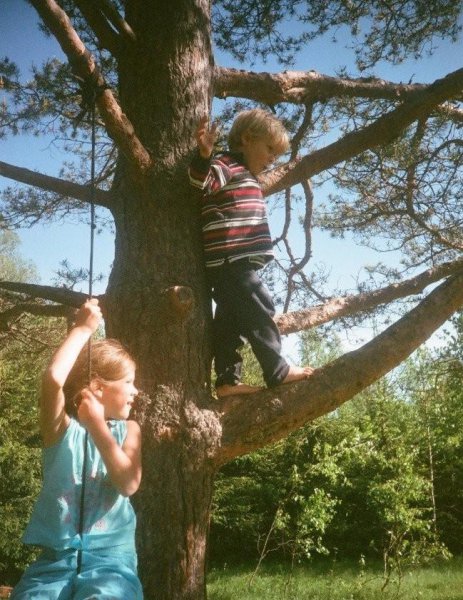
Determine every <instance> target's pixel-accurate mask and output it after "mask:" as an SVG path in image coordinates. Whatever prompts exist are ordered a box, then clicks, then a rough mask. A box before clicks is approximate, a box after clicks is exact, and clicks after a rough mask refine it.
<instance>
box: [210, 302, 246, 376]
mask: <svg viewBox="0 0 463 600" xmlns="http://www.w3.org/2000/svg"><path fill="white" fill-rule="evenodd" d="M212 328H213V329H212V352H213V355H214V367H215V372H216V374H217V380H216V384H215V386H216V387H221V386H223V385H237V384H238V383H239V382H240V380H241V367H242V363H243V359H242V358H241V354H240V353H239V352H238V350H239V348H241V347H242V346H243V344H244V340H243V338H242V337H241V336H240V334H239V332H238V331H237V329H236V327H235V319H233V317H232V315H230V314H229V313H228V311H227V309H226V307H224V306H223V304H222V303H221V302H220V300H219V301H218V302H217V305H216V309H215V314H214V320H213V322H212Z"/></svg>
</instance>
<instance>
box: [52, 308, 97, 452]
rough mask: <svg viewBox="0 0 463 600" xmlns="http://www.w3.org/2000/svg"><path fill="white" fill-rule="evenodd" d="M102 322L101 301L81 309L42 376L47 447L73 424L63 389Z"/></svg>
mask: <svg viewBox="0 0 463 600" xmlns="http://www.w3.org/2000/svg"><path fill="white" fill-rule="evenodd" d="M100 321H101V310H100V308H99V306H98V300H97V299H95V298H94V299H92V300H88V301H87V302H85V304H83V305H82V307H81V308H80V309H79V310H78V312H77V314H76V319H75V326H74V327H73V328H72V329H71V331H70V332H69V333H68V335H67V336H66V338H65V340H64V342H63V343H62V344H61V346H60V347H59V348H58V350H57V351H56V352H55V354H54V355H53V357H52V359H51V361H50V363H49V365H48V367H47V368H46V369H45V372H44V373H43V376H42V394H41V398H40V432H41V434H42V439H43V443H44V445H45V447H47V446H51V445H53V444H54V443H55V442H56V441H58V439H59V438H60V437H61V436H62V434H63V433H64V431H65V430H66V429H67V427H68V425H69V416H68V415H67V414H66V412H65V410H64V393H63V386H64V383H65V381H66V379H67V376H68V375H69V372H70V371H71V369H72V367H73V365H74V363H75V361H76V359H77V357H78V355H79V353H80V351H81V350H82V348H83V347H84V346H85V344H86V343H87V342H88V340H89V338H90V336H91V335H92V333H93V332H94V331H96V329H97V328H98V325H99V324H100Z"/></svg>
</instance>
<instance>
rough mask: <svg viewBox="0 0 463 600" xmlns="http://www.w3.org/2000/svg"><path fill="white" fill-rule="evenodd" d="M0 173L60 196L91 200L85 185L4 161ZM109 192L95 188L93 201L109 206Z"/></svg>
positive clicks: (90, 192)
mask: <svg viewBox="0 0 463 600" xmlns="http://www.w3.org/2000/svg"><path fill="white" fill-rule="evenodd" d="M0 175H2V176H3V177H7V178H8V179H13V180H14V181H19V182H20V183H26V184H27V185H33V186H34V187H38V188H41V189H42V190H46V191H48V192H54V193H56V194H60V195H62V196H68V197H69V198H75V199H76V200H82V201H83V202H91V199H92V198H91V195H92V191H91V188H90V187H89V186H87V185H79V184H78V183H73V182H71V181H64V180H63V179H59V178H57V177H50V176H49V175H43V174H42V173H37V172H36V171H30V170H29V169H24V168H22V167H16V166H14V165H10V164H8V163H6V162H1V161H0ZM110 199H111V193H110V192H106V191H104V190H99V189H95V193H94V202H95V204H98V205H100V206H105V207H106V208H109V207H110V205H111V202H110Z"/></svg>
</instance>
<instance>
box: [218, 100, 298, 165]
mask: <svg viewBox="0 0 463 600" xmlns="http://www.w3.org/2000/svg"><path fill="white" fill-rule="evenodd" d="M244 133H248V134H249V135H250V136H251V137H253V138H256V139H264V140H268V141H270V142H271V143H272V145H273V146H275V150H276V152H277V153H278V154H283V153H284V152H286V151H287V150H288V148H289V137H288V132H287V131H286V129H285V127H284V125H283V123H282V122H281V121H280V120H279V119H277V118H276V117H275V116H274V115H272V113H270V112H268V111H266V110H262V109H261V108H254V109H252V110H243V111H242V112H240V113H239V114H238V115H237V117H236V119H235V120H234V121H233V125H232V127H231V129H230V133H229V134H228V147H229V148H230V150H232V151H233V152H239V151H240V150H241V147H242V135H243V134H244Z"/></svg>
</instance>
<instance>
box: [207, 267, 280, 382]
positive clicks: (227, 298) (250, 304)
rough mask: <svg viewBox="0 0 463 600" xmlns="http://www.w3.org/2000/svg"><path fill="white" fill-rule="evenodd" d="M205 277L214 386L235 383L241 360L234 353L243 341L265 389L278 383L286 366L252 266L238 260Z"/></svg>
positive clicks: (270, 306)
mask: <svg viewBox="0 0 463 600" xmlns="http://www.w3.org/2000/svg"><path fill="white" fill-rule="evenodd" d="M207 277H208V281H209V285H210V286H211V289H212V297H213V298H214V301H215V303H216V305H217V307H216V311H215V315H214V321H213V347H212V349H213V354H214V359H215V370H216V373H217V381H216V386H217V387H219V386H221V385H225V384H228V385H236V384H237V383H239V381H240V378H241V366H242V358H241V355H240V353H239V352H238V350H239V348H240V347H241V346H243V344H244V339H243V338H245V339H247V340H248V342H249V343H250V345H251V348H252V351H253V352H254V354H255V356H256V358H257V360H258V361H259V364H260V366H261V368H262V373H263V376H264V380H265V383H266V384H267V386H268V387H273V386H275V385H278V384H280V383H282V381H283V380H284V378H285V377H286V375H287V374H288V371H289V365H288V363H287V362H286V361H285V359H284V358H283V357H282V356H281V338H280V332H279V331H278V327H277V326H276V324H275V321H274V320H273V317H274V315H275V307H274V304H273V301H272V298H271V296H270V293H269V292H268V290H267V288H266V287H265V286H264V284H263V283H262V281H261V280H260V277H259V276H258V274H257V272H256V270H255V267H253V266H252V264H251V263H249V261H248V260H244V259H243V260H238V261H234V262H230V263H225V264H224V265H222V266H220V267H210V268H208V269H207Z"/></svg>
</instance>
